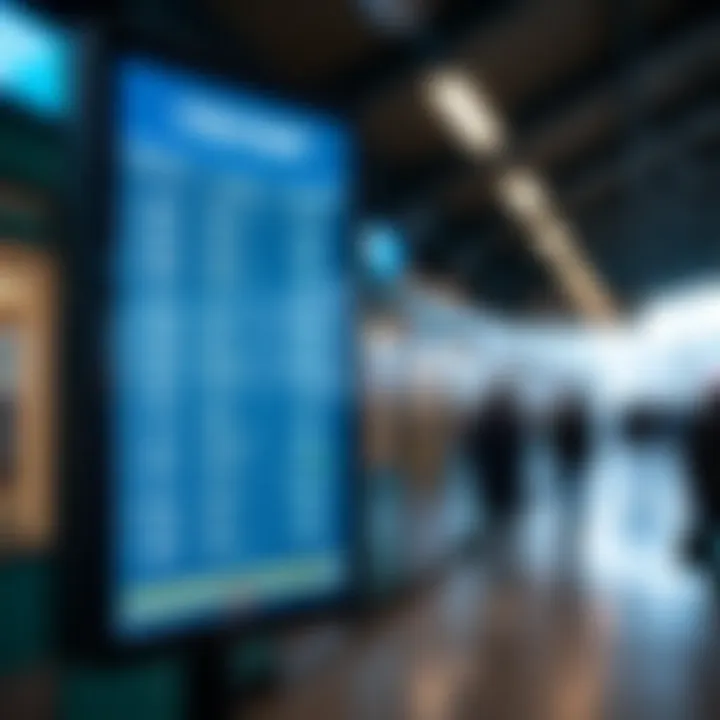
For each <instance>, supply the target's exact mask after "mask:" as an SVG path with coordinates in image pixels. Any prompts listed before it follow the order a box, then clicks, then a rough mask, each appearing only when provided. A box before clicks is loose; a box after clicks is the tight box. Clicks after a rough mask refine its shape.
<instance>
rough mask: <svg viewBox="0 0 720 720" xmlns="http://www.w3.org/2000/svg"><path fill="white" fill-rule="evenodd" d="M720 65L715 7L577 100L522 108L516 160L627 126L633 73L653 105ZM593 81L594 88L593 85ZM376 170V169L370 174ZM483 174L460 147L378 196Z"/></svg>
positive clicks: (401, 197) (424, 192)
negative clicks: (625, 115) (626, 109)
mask: <svg viewBox="0 0 720 720" xmlns="http://www.w3.org/2000/svg"><path fill="white" fill-rule="evenodd" d="M719 73H720V15H719V14H717V13H714V14H712V15H710V16H709V17H708V18H706V19H705V20H704V21H703V22H701V23H697V24H695V25H693V28H692V30H690V31H688V32H686V33H684V34H683V35H682V37H681V38H680V39H675V40H673V41H672V42H669V41H665V42H664V43H662V45H661V46H660V47H656V48H652V49H651V51H649V56H646V57H645V58H643V59H641V60H639V61H637V62H636V63H634V64H633V65H632V67H630V68H628V69H627V70H626V71H625V72H624V73H622V74H620V75H618V73H617V71H616V69H615V68H608V69H606V70H605V71H604V74H598V73H596V72H595V71H593V72H592V73H591V75H592V79H588V80H586V81H581V82H577V81H576V82H575V83H574V87H575V88H576V92H577V95H575V96H574V97H573V99H572V100H571V101H568V100H567V97H566V94H565V93H563V92H561V93H557V97H559V98H561V99H560V100H558V101H557V102H558V105H552V104H551V105H550V106H548V105H545V106H544V107H545V109H544V111H543V112H542V113H539V114H538V113H533V112H525V113H521V115H522V116H524V117H525V118H526V119H525V120H524V121H522V122H521V126H520V127H519V128H517V129H516V137H517V138H519V139H518V140H517V142H516V146H515V148H514V155H515V157H516V160H517V162H520V163H526V164H529V165H533V166H535V165H541V166H543V167H545V168H547V167H552V165H553V164H556V163H557V162H558V160H561V161H562V160H563V158H562V157H561V156H562V155H563V154H567V155H568V156H571V155H572V154H575V153H576V152H577V150H576V149H575V148H573V145H574V144H577V145H578V146H580V145H586V146H591V145H593V144H596V143H597V142H598V141H599V139H600V138H602V137H603V136H605V137H607V135H608V134H612V133H613V132H615V131H617V130H619V129H620V126H621V122H622V117H623V113H624V103H623V98H624V97H625V93H624V88H625V86H626V84H627V82H628V79H629V77H631V76H632V77H635V78H637V81H638V86H639V93H640V100H641V102H642V103H643V104H644V105H645V106H647V107H649V108H650V109H652V108H653V107H655V106H667V105H669V104H671V103H672V102H673V101H674V100H676V99H678V98H679V97H682V95H683V92H684V91H685V88H686V86H687V85H688V84H689V83H690V82H704V81H705V82H713V81H715V80H716V79H717V75H718V74H719ZM590 83H592V85H591V88H592V89H590V90H587V87H588V86H589V85H590ZM579 88H582V90H580V89H579ZM528 118H530V119H528ZM385 170H386V169H385V168H380V169H379V171H378V173H379V174H380V175H382V173H383V171H385ZM440 170H441V171H440ZM375 172H376V171H375V170H373V169H371V170H370V175H371V176H372V175H374V174H375ZM478 174H479V175H480V177H478V181H482V179H483V178H482V175H483V173H482V172H480V173H478V170H477V168H476V167H474V166H473V165H472V164H470V163H468V161H467V160H466V159H464V158H462V157H460V156H459V155H458V154H456V153H447V154H444V155H442V156H440V157H437V158H435V159H434V161H433V162H432V163H430V162H428V163H427V164H426V165H425V167H424V168H415V169H413V171H412V172H411V173H408V177H409V178H410V179H409V180H408V182H407V184H406V185H404V187H403V186H402V185H403V182H404V181H403V180H402V179H401V173H400V172H396V175H395V177H396V178H397V180H396V183H395V184H394V185H393V187H392V191H391V192H388V193H387V194H386V195H385V196H384V197H383V198H380V197H378V196H376V197H375V198H374V201H375V202H378V203H379V204H381V205H383V206H384V207H386V208H389V207H392V206H393V205H394V206H395V207H402V206H403V205H404V204H405V203H406V202H409V201H410V200H409V198H413V196H414V194H415V193H417V194H418V195H419V196H420V199H419V201H420V202H427V201H428V199H429V198H432V197H435V198H437V197H438V196H439V195H440V194H441V193H442V192H443V191H445V190H446V189H447V188H448V187H449V186H451V185H452V184H454V183H455V182H467V181H468V178H471V177H473V176H475V175H478Z"/></svg>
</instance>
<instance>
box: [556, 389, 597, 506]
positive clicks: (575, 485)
mask: <svg viewBox="0 0 720 720" xmlns="http://www.w3.org/2000/svg"><path fill="white" fill-rule="evenodd" d="M550 442H551V445H552V447H553V450H554V452H555V457H556V460H557V466H558V475H559V479H560V482H561V485H562V487H563V490H564V491H565V492H566V493H567V492H572V493H576V492H577V491H578V490H579V485H580V483H581V481H582V476H583V474H584V471H585V466H586V464H587V461H588V456H589V454H590V417H589V411H588V408H587V406H586V404H585V403H584V402H583V399H582V397H580V396H579V395H575V394H567V395H566V396H565V397H563V398H562V399H561V401H560V402H559V403H558V405H557V407H556V409H555V412H554V413H553V416H552V418H551V438H550Z"/></svg>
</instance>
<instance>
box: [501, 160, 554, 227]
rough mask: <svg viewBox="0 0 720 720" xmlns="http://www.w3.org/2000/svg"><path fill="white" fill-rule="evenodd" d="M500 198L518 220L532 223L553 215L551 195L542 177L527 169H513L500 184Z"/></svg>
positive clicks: (506, 173)
mask: <svg viewBox="0 0 720 720" xmlns="http://www.w3.org/2000/svg"><path fill="white" fill-rule="evenodd" d="M498 190H499V198H500V202H501V204H502V205H503V207H504V208H505V209H506V211H507V212H509V213H511V214H512V215H514V216H515V218H516V219H520V220H524V221H532V220H535V219H539V218H542V217H543V216H548V215H550V214H551V206H552V202H551V200H550V193H549V191H548V190H547V188H546V187H545V184H544V183H543V182H542V180H541V179H540V176H539V175H538V174H537V173H535V172H532V171H531V170H528V169H526V168H512V169H510V170H508V171H507V172H505V173H503V175H502V176H501V177H500V181H499V182H498Z"/></svg>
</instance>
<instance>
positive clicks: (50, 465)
mask: <svg viewBox="0 0 720 720" xmlns="http://www.w3.org/2000/svg"><path fill="white" fill-rule="evenodd" d="M56 291H57V282H56V277H55V270H54V267H53V263H52V260H51V258H50V257H49V256H48V255H47V254H46V253H45V252H43V251H41V250H37V249H32V248H26V247H23V246H16V245H12V244H11V243H8V242H5V243H2V244H0V557H3V556H8V555H14V554H15V553H18V552H19V553H23V552H34V551H41V550H43V549H46V548H47V547H48V545H49V544H50V543H51V539H52V536H53V524H54V523H53V505H54V499H53V490H52V488H53V476H54V472H55V465H56V463H55V447H54V427H53V426H54V420H53V418H54V403H53V397H54V376H55V337H54V329H55V307H56V302H57V297H56Z"/></svg>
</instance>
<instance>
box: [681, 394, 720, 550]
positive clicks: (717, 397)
mask: <svg viewBox="0 0 720 720" xmlns="http://www.w3.org/2000/svg"><path fill="white" fill-rule="evenodd" d="M685 445H686V448H685V449H686V455H687V467H688V475H689V477H688V480H689V483H688V485H689V490H690V494H691V499H692V504H693V514H694V518H693V525H692V528H691V532H690V537H689V541H688V547H687V551H688V554H689V556H690V559H692V560H693V561H695V562H700V563H703V564H705V563H709V562H711V561H712V560H713V559H714V557H715V555H716V552H717V550H716V548H715V545H716V537H718V530H720V385H715V386H713V387H712V388H711V389H710V390H709V391H708V392H707V393H706V394H705V395H704V397H702V398H701V400H700V401H699V402H698V404H697V406H696V407H695V409H694V410H693V412H692V413H691V416H690V419H689V422H688V428H687V441H686V443H685ZM718 549H720V548H718Z"/></svg>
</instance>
